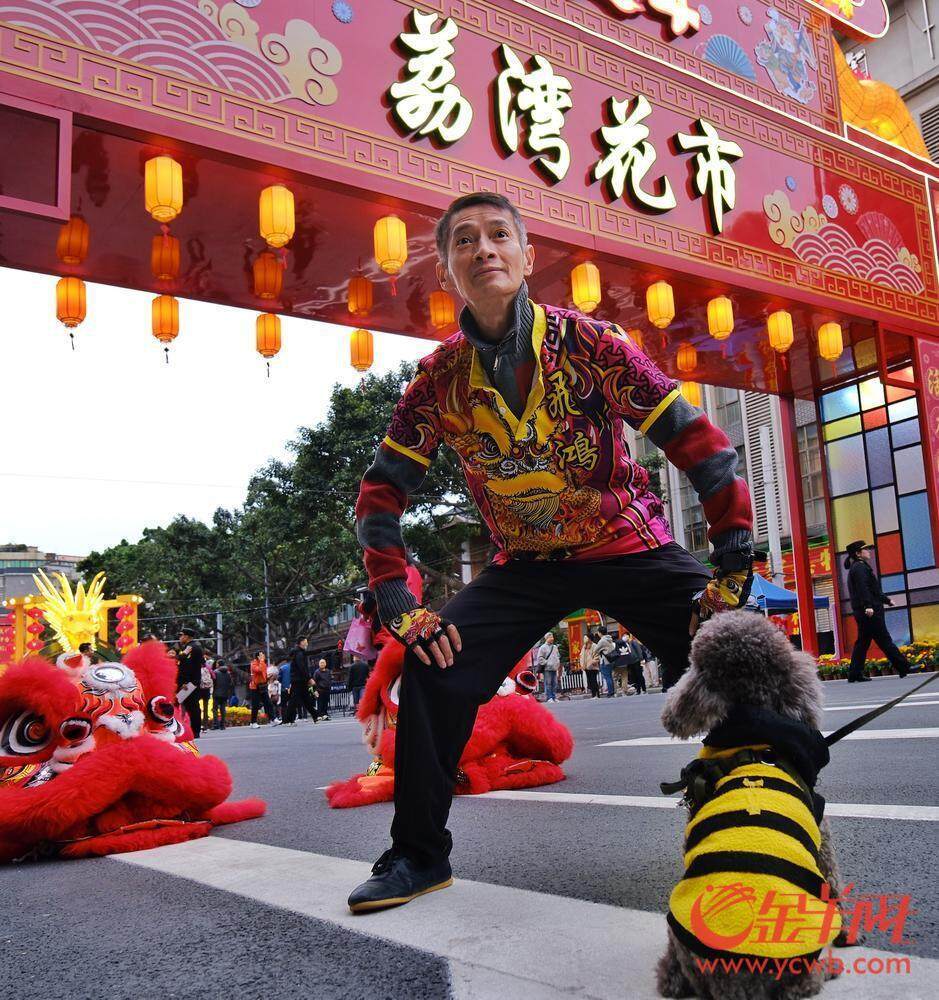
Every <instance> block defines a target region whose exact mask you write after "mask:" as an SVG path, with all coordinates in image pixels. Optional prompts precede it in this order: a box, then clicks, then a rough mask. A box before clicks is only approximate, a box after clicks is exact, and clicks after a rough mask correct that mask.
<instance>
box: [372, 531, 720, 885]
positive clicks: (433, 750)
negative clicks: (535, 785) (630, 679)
mask: <svg viewBox="0 0 939 1000" xmlns="http://www.w3.org/2000/svg"><path fill="white" fill-rule="evenodd" d="M709 579H710V573H708V572H707V570H706V569H705V568H704V566H702V564H701V563H699V562H698V561H697V559H695V558H694V557H693V556H692V555H691V554H690V553H688V552H686V551H685V550H684V549H683V548H682V547H681V546H680V545H678V544H677V543H675V542H672V543H669V544H668V545H665V546H662V547H661V548H659V549H654V550H652V551H649V552H642V553H637V554H635V555H629V556H620V557H618V558H616V559H610V560H606V561H603V562H521V561H513V562H509V563H507V564H506V565H504V566H489V567H487V568H486V569H485V570H483V572H482V573H480V574H479V576H477V577H476V579H475V580H473V581H472V583H470V584H469V585H468V586H467V587H466V588H464V589H463V590H461V591H460V592H459V593H458V594H457V595H456V596H455V597H453V599H452V600H451V601H449V602H448V604H447V605H446V606H445V607H444V609H443V611H442V615H443V617H444V618H447V619H449V620H450V621H452V622H453V623H454V624H455V625H456V626H457V628H458V629H459V631H460V636H461V638H462V640H463V651H462V652H461V653H460V654H458V655H457V656H456V658H455V662H454V665H453V666H452V667H450V668H449V669H447V670H440V669H439V668H438V667H435V666H429V667H428V666H425V665H423V664H422V663H420V661H419V660H417V658H416V657H414V656H413V655H411V654H409V655H408V656H407V657H406V659H405V664H404V671H403V674H402V678H401V692H400V700H399V706H398V731H397V735H396V738H395V816H394V821H393V823H392V826H391V838H392V841H393V843H394V846H395V848H396V849H397V850H399V851H400V852H402V853H403V854H405V855H407V856H408V857H410V858H411V859H412V860H413V861H414V862H415V863H417V864H419V865H429V864H433V863H435V862H437V861H439V860H440V859H441V858H443V857H446V855H447V854H449V852H450V849H451V846H452V840H451V837H450V832H449V831H448V830H447V817H448V815H449V813H450V801H451V799H452V796H453V784H454V780H455V776H456V771H457V765H458V763H459V760H460V755H461V754H462V752H463V748H464V746H465V745H466V742H467V740H468V739H469V736H470V733H471V732H472V729H473V723H474V721H475V719H476V711H477V709H478V707H479V706H480V705H482V704H483V703H484V702H486V701H488V700H489V699H490V698H491V697H492V696H493V695H494V694H495V692H496V690H497V689H498V687H499V685H500V684H501V683H502V681H503V680H504V679H505V676H506V674H508V672H509V671H510V670H511V668H512V667H513V666H514V665H515V664H516V663H517V662H518V660H519V659H520V658H521V657H522V655H523V654H524V653H526V652H527V651H528V650H530V649H531V648H532V646H533V645H534V644H535V642H536V640H537V639H538V638H539V636H543V635H544V634H545V632H547V631H548V629H549V628H551V627H552V626H554V625H555V624H556V623H557V622H558V621H560V620H561V619H562V618H564V617H566V616H567V615H569V614H571V613H572V612H574V611H576V610H577V609H578V608H583V607H587V608H595V609H596V610H598V611H602V612H603V613H604V614H607V615H609V616H610V617H612V618H615V619H616V620H617V621H619V622H621V623H622V624H623V625H624V626H625V627H626V628H627V629H629V631H630V632H631V633H632V634H633V635H635V636H636V637H637V638H638V639H639V641H640V642H642V643H643V644H644V645H646V646H648V647H649V649H651V650H652V651H653V652H654V653H656V654H657V656H658V658H659V660H660V661H661V663H662V671H663V680H664V683H665V686H668V685H669V684H673V683H674V682H675V681H676V680H677V679H678V678H679V677H680V676H681V674H682V672H683V671H684V670H685V668H686V667H687V664H688V649H689V646H690V639H689V637H688V625H689V622H690V619H691V600H692V597H693V596H694V594H695V593H696V592H697V591H699V590H701V589H703V587H704V586H705V585H706V583H707V581H708V580H709ZM588 676H589V675H588Z"/></svg>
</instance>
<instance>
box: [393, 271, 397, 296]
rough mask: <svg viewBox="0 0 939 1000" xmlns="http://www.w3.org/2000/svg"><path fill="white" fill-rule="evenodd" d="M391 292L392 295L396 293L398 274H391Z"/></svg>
mask: <svg viewBox="0 0 939 1000" xmlns="http://www.w3.org/2000/svg"><path fill="white" fill-rule="evenodd" d="M391 294H392V295H393V296H394V297H397V295H398V276H397V275H396V274H393V275H392V276H391Z"/></svg>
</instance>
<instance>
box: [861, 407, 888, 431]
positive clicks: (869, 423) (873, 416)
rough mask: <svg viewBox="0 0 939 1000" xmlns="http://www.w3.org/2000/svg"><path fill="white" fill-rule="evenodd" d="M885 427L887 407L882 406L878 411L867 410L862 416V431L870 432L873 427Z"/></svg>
mask: <svg viewBox="0 0 939 1000" xmlns="http://www.w3.org/2000/svg"><path fill="white" fill-rule="evenodd" d="M886 426H887V407H886V406H882V407H881V408H880V409H879V410H868V412H867V413H865V414H864V430H866V431H872V430H873V429H874V428H875V427H886Z"/></svg>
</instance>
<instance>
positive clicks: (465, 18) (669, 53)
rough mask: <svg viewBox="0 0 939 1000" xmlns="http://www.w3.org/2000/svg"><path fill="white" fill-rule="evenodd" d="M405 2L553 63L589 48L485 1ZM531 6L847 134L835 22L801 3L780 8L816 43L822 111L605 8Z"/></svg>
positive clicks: (781, 2) (558, 0) (780, 2)
mask: <svg viewBox="0 0 939 1000" xmlns="http://www.w3.org/2000/svg"><path fill="white" fill-rule="evenodd" d="M399 2H402V3H405V4H407V5H408V6H410V7H419V8H420V9H421V10H427V9H431V10H435V11H437V13H438V14H440V15H442V16H447V15H449V16H451V17H453V18H455V19H456V20H457V21H461V22H463V23H465V24H467V25H471V26H472V27H473V28H475V29H476V30H477V31H480V32H481V33H485V34H487V35H489V36H490V37H492V38H497V39H498V40H499V41H506V42H509V43H510V44H513V45H521V46H524V47H525V48H527V49H529V50H530V51H532V52H538V53H540V54H541V55H544V56H546V57H548V58H554V59H563V58H564V52H565V50H566V49H571V50H574V51H576V50H580V49H586V48H589V46H586V45H581V43H576V42H574V43H572V40H571V39H568V38H567V37H566V36H564V35H563V34H561V33H560V32H549V31H548V30H547V29H545V28H544V27H543V26H542V25H539V24H535V23H533V22H531V21H529V20H527V19H526V18H524V17H523V16H522V15H521V13H520V12H519V11H507V10H505V8H504V7H498V6H495V5H494V4H492V3H486V2H484V0H419V2H411V0H399ZM529 2H533V3H534V4H535V5H537V6H540V7H541V8H542V9H544V10H545V11H546V12H548V13H550V14H555V15H556V16H558V17H562V18H564V19H565V20H567V21H570V22H571V23H572V24H575V25H577V26H579V27H583V28H585V29H587V30H589V31H594V32H596V33H597V34H600V35H603V36H605V37H608V38H610V39H612V40H614V41H616V42H619V43H621V44H622V45H626V46H628V47H629V48H630V49H634V50H635V51H636V52H639V53H641V54H642V55H645V56H649V57H651V58H653V59H656V60H658V61H659V62H663V63H666V64H668V65H670V66H674V67H675V68H676V69H681V70H686V71H687V72H689V73H693V74H694V75H695V76H698V77H701V78H702V79H704V80H707V81H708V82H709V83H712V84H714V85H716V86H718V87H722V88H724V89H726V90H729V91H733V92H735V93H737V94H739V95H741V96H743V97H745V98H747V99H748V100H751V101H755V102H756V103H758V104H762V105H763V106H764V107H768V108H771V109H772V110H774V111H781V112H783V113H785V114H789V115H792V116H793V117H795V118H798V119H800V120H802V121H805V122H809V123H810V124H812V125H816V126H818V127H819V128H826V129H829V130H831V131H834V132H838V131H840V129H841V125H842V119H841V107H840V102H839V98H838V84H837V74H836V71H835V65H834V59H833V58H832V52H831V45H832V40H831V32H830V22H829V20H828V18H826V17H825V16H824V15H823V14H822V13H821V11H818V10H816V9H815V8H806V7H802V6H801V5H799V3H798V2H796V0H776V3H775V4H774V6H775V7H776V9H777V10H781V11H782V12H783V13H785V14H788V15H790V16H792V17H794V18H796V19H797V20H800V19H802V18H805V22H806V27H808V29H809V30H810V31H811V32H812V34H813V37H814V38H815V43H816V45H815V47H816V55H817V57H818V83H819V97H820V103H821V105H822V110H821V111H817V110H815V109H813V108H809V107H806V106H805V105H804V104H800V103H799V102H798V101H793V100H790V99H789V98H787V97H785V96H784V95H782V94H780V93H778V92H777V91H774V90H771V89H770V88H769V87H762V86H760V85H759V84H756V83H753V82H751V81H749V80H745V79H744V78H743V77H738V76H735V75H734V74H733V73H728V72H726V71H724V70H721V69H720V67H718V66H714V65H713V64H711V63H709V62H705V61H704V60H702V59H699V58H698V57H697V56H695V55H693V54H692V53H690V52H685V51H684V50H682V49H679V48H677V47H675V46H674V45H668V44H667V43H665V42H663V41H661V39H656V38H654V37H652V36H651V35H646V34H643V33H642V32H640V31H638V30H637V29H636V28H635V27H634V26H633V24H632V22H630V21H619V20H615V19H613V18H610V17H608V16H606V15H604V14H603V13H602V12H601V11H600V10H599V9H598V10H597V11H595V12H594V11H589V10H587V9H586V8H584V7H580V6H577V5H576V4H573V3H570V2H568V0H529ZM756 2H760V0H756ZM539 33H540V34H539ZM554 39H560V40H561V42H560V43H558V42H556V41H553V40H554ZM621 58H622V57H621ZM566 65H567V67H568V68H569V69H571V70H574V71H577V72H583V73H584V74H585V75H590V74H589V73H588V72H587V71H586V70H585V68H584V67H583V66H581V65H580V64H579V63H577V62H567V63H566Z"/></svg>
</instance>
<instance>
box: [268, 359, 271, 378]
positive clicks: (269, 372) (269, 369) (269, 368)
mask: <svg viewBox="0 0 939 1000" xmlns="http://www.w3.org/2000/svg"><path fill="white" fill-rule="evenodd" d="M267 377H268V378H270V377H271V363H270V361H268V362H267Z"/></svg>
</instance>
